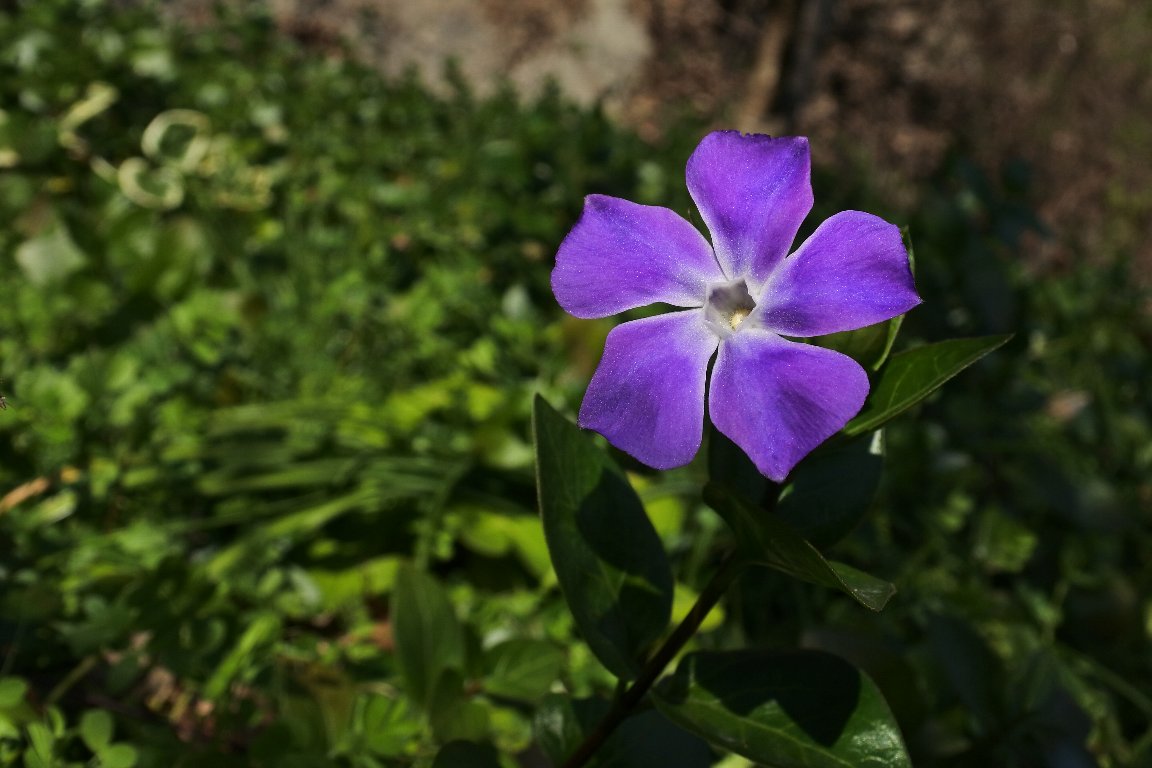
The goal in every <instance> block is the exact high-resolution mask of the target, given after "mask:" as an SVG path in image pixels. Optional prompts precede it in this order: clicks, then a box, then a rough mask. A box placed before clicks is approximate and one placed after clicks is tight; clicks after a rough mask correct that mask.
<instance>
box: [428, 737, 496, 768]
mask: <svg viewBox="0 0 1152 768" xmlns="http://www.w3.org/2000/svg"><path fill="white" fill-rule="evenodd" d="M432 768H500V755H499V754H498V753H497V752H496V749H495V748H494V747H493V746H492V745H491V744H480V743H477V742H475V741H464V740H462V739H457V740H456V741H450V742H448V743H447V744H445V745H444V746H443V747H441V748H440V751H439V752H437V753H436V759H435V760H434V761H432Z"/></svg>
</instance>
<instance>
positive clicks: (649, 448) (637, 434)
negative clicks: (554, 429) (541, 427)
mask: <svg viewBox="0 0 1152 768" xmlns="http://www.w3.org/2000/svg"><path fill="white" fill-rule="evenodd" d="M716 344H717V339H716V336H715V335H714V334H713V333H712V332H711V331H710V330H708V327H707V326H706V325H705V324H704V318H703V313H702V312H701V311H699V310H689V311H687V312H670V313H668V314H664V315H657V316H656V317H648V318H644V319H643V320H633V321H632V322H630V323H624V324H623V325H618V326H616V327H615V328H613V329H612V332H611V333H609V334H608V340H607V341H606V342H605V344H604V356H603V357H602V358H601V359H600V366H599V367H598V368H597V369H596V373H595V374H594V375H593V376H592V381H591V383H590V384H589V385H588V391H587V392H586V393H585V394H584V403H583V404H582V405H581V406H580V426H581V427H584V428H585V429H594V430H596V431H597V432H599V433H600V434H602V435H604V437H606V438H608V441H609V442H610V443H612V444H613V445H614V446H616V447H617V448H619V449H620V450H622V451H625V452H626V453H629V454H631V455H633V456H635V457H636V458H637V459H639V460H640V461H642V462H644V463H645V464H647V465H648V466H650V467H655V468H656V469H669V468H671V467H678V466H681V465H682V464H687V463H688V462H689V461H691V460H692V457H693V456H695V455H696V451H697V450H698V449H699V448H700V438H701V435H702V433H703V430H704V379H705V375H706V373H707V370H708V360H709V359H710V358H711V357H712V353H713V352H714V351H715V349H716Z"/></svg>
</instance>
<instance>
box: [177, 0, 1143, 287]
mask: <svg viewBox="0 0 1152 768" xmlns="http://www.w3.org/2000/svg"><path fill="white" fill-rule="evenodd" d="M270 2H271V6H272V8H273V12H274V14H275V16H276V19H277V22H278V24H279V25H280V26H281V28H282V29H283V31H284V32H285V34H288V35H291V36H293V37H296V38H298V39H299V40H301V41H302V42H304V43H305V44H307V45H310V46H314V47H316V48H317V50H318V51H325V50H327V51H329V52H331V51H335V50H336V49H337V47H338V46H337V45H336V42H337V41H339V40H341V39H346V40H349V41H351V42H352V45H353V50H355V51H356V54H357V55H359V56H362V57H363V58H364V59H366V60H368V61H371V62H373V63H374V64H376V65H377V66H378V67H379V68H380V69H382V70H383V71H385V72H388V73H393V74H400V73H402V72H404V71H406V70H407V69H409V68H412V67H415V68H416V69H417V70H418V71H419V72H420V73H421V76H422V77H423V78H424V79H426V80H427V81H428V82H429V83H432V84H440V85H443V82H444V80H443V75H444V63H445V61H446V60H447V59H449V58H451V59H454V60H456V61H457V62H458V64H459V65H460V69H461V71H462V73H463V74H464V76H465V77H466V78H467V79H468V80H469V81H470V82H472V83H473V84H474V85H475V87H476V88H477V90H478V91H481V92H483V91H484V90H486V89H490V88H492V87H494V86H495V85H496V84H497V83H499V82H501V81H507V82H511V83H512V84H514V85H515V86H516V87H517V88H518V89H520V90H521V91H522V92H524V93H525V94H531V93H533V92H536V91H537V90H538V89H539V88H541V87H542V85H543V84H544V83H546V82H547V81H548V80H550V79H555V80H556V81H557V82H558V83H559V84H560V86H561V88H562V89H563V90H564V91H565V92H566V93H567V94H568V95H569V96H570V97H571V98H573V99H575V100H577V101H580V102H583V103H589V104H590V103H593V102H600V103H602V104H603V105H604V107H605V108H606V109H607V110H608V111H609V112H610V114H613V115H614V116H616V117H617V118H618V119H619V120H621V121H623V122H625V123H628V124H630V125H632V126H633V127H634V128H636V129H637V130H638V131H640V132H641V133H642V134H643V135H645V136H648V137H650V138H658V137H659V135H660V131H661V124H662V123H663V122H664V121H665V120H666V119H667V118H668V117H669V116H670V115H672V114H676V113H677V112H683V111H685V110H688V111H691V112H693V113H695V114H698V115H702V116H704V117H705V118H706V119H707V120H708V121H709V122H712V123H714V124H715V125H716V126H724V127H736V128H740V129H742V130H745V131H766V132H769V133H777V134H778V133H798V134H805V135H808V136H810V137H811V138H812V140H813V145H814V147H815V148H816V152H817V153H818V159H819V161H820V162H822V163H824V164H825V165H829V164H832V163H836V162H842V163H847V162H853V161H859V160H860V159H861V158H868V159H870V161H871V163H873V165H874V167H875V169H876V171H877V176H876V184H877V186H879V187H882V188H884V191H886V192H887V193H888V194H895V195H912V194H914V192H913V190H914V189H915V182H917V181H919V180H922V179H923V178H924V177H925V176H928V175H930V174H931V173H932V172H933V171H934V170H936V169H937V168H939V166H940V164H941V162H942V161H943V160H944V158H945V157H946V156H947V154H948V153H949V152H950V151H953V150H960V151H962V152H963V153H965V154H966V155H967V156H969V157H971V158H973V159H974V160H976V161H977V163H978V164H979V165H980V167H982V168H983V169H984V170H985V171H987V172H989V173H990V174H992V175H996V174H997V173H998V172H999V170H1000V169H1001V168H1003V167H1005V165H1006V164H1008V163H1010V162H1012V161H1020V160H1022V161H1025V162H1026V163H1027V166H1028V167H1029V168H1030V169H1031V174H1032V175H1031V181H1032V197H1033V203H1034V205H1035V207H1036V208H1037V210H1038V211H1039V213H1040V214H1041V217H1042V219H1043V220H1044V221H1045V222H1046V223H1047V224H1048V225H1049V227H1050V228H1051V229H1052V230H1053V234H1054V237H1052V238H1049V239H1042V238H1035V239H1033V240H1031V241H1029V242H1027V243H1026V246H1025V247H1026V250H1027V253H1026V254H1025V257H1026V258H1027V259H1028V260H1029V262H1030V263H1031V264H1033V265H1036V266H1042V267H1045V268H1059V266H1060V265H1061V264H1063V263H1067V262H1068V261H1069V260H1070V259H1074V258H1110V257H1111V256H1113V255H1114V254H1116V253H1127V254H1131V255H1132V256H1133V257H1134V258H1133V265H1134V267H1135V271H1136V273H1137V276H1138V277H1141V278H1143V277H1145V276H1146V274H1147V273H1149V272H1152V163H1150V162H1149V158H1152V3H1149V2H1146V1H1145V0H270ZM172 7H174V8H176V9H177V11H176V12H178V13H180V14H182V15H183V16H184V18H185V19H186V20H187V21H188V22H189V23H193V24H194V23H203V22H205V21H206V20H208V19H209V18H210V13H209V12H208V9H209V8H210V7H211V3H210V2H209V1H208V0H179V2H177V3H174V4H173V6H172ZM909 182H912V183H909Z"/></svg>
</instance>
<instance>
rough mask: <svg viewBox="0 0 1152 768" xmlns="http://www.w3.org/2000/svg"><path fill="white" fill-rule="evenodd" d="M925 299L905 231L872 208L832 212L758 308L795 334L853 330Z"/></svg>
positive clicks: (769, 321)
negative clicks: (915, 281) (903, 235)
mask: <svg viewBox="0 0 1152 768" xmlns="http://www.w3.org/2000/svg"><path fill="white" fill-rule="evenodd" d="M919 303H920V297H919V296H917V295H916V287H915V285H914V284H913V282H912V270H911V269H910V268H909V266H908V252H907V251H906V250H905V249H904V242H903V240H902V239H901V237H900V230H899V229H897V228H896V227H895V226H893V225H891V224H889V223H888V222H886V221H884V220H883V219H881V218H879V217H877V216H873V215H872V214H870V213H861V212H860V211H844V212H842V213H838V214H836V215H835V216H832V217H831V218H829V219H828V220H827V221H825V222H824V223H823V224H821V225H820V227H819V228H818V229H817V230H816V231H815V232H813V233H812V236H811V237H809V238H808V239H807V240H805V241H804V244H803V245H801V246H800V248H799V249H797V251H796V253H794V254H792V255H791V256H789V257H788V258H787V259H785V260H784V262H783V263H782V264H781V265H780V266H779V267H778V268H777V269H776V271H775V272H774V273H773V274H772V276H771V278H769V280H768V284H767V285H766V286H765V288H764V293H763V294H762V295H761V297H760V299H759V302H758V306H757V312H756V315H757V316H758V319H759V321H760V323H761V324H762V325H763V326H764V327H765V328H769V329H771V330H773V331H776V332H777V333H782V334H785V335H787V336H821V335H823V334H825V333H837V332H839V331H851V330H853V329H856V328H863V327H864V326H866V325H872V324H873V323H879V322H880V321H882V320H887V319H888V318H890V317H895V316H896V315H899V314H902V313H904V312H907V311H908V310H910V309H912V307H914V306H916V305H917V304H919Z"/></svg>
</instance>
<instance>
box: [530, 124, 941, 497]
mask: <svg viewBox="0 0 1152 768" xmlns="http://www.w3.org/2000/svg"><path fill="white" fill-rule="evenodd" d="M810 176H811V163H810V160H809V155H808V140H807V139H805V138H802V137H783V138H771V137H769V136H762V135H743V134H741V133H739V132H737V131H718V132H716V133H711V134H709V135H707V136H705V137H704V139H703V141H701V142H700V145H699V146H698V147H696V150H695V151H694V152H693V153H692V156H691V157H690V158H689V159H688V168H687V181H688V191H689V192H690V193H691V195H692V199H693V201H695V203H696V207H697V208H698V209H699V210H700V215H701V216H702V217H703V219H704V223H705V224H707V226H708V230H709V231H710V232H711V234H712V244H711V245H709V244H708V241H707V240H705V239H704V237H703V236H702V235H701V234H700V232H698V231H697V230H696V228H695V227H693V226H692V225H691V224H689V223H688V222H687V221H685V220H684V219H683V218H681V217H680V216H678V215H677V214H676V213H674V212H673V211H671V210H669V209H667V208H661V207H658V206H647V205H639V204H637V203H632V202H629V201H627V200H621V199H620V198H615V197H607V196H605V195H589V196H588V197H587V198H586V199H585V202H584V213H583V215H581V217H580V220H579V221H578V222H577V223H576V226H574V227H573V228H572V231H571V232H569V233H568V236H567V237H566V238H565V239H564V242H563V243H562V244H561V245H560V250H559V252H558V253H557V254H556V268H555V269H554V270H553V272H552V290H553V292H554V293H555V294H556V299H557V300H558V301H559V302H560V306H562V307H563V308H564V309H565V310H566V311H568V312H569V313H570V314H572V315H575V316H576V317H582V318H595V317H607V316H608V315H613V314H616V313H618V312H622V311H624V310H627V309H634V308H636V307H640V306H644V305H646V304H652V303H654V302H663V303H666V304H672V305H674V306H678V307H687V308H689V309H688V310H687V311H683V312H670V313H667V314H663V315H657V316H655V317H648V318H645V319H642V320H633V321H631V322H627V323H623V324H621V325H619V326H617V327H616V328H614V329H613V330H612V332H611V333H609V334H608V339H607V341H606V342H605V345H604V356H603V358H602V359H601V360H600V365H599V367H598V368H597V369H596V373H595V374H594V375H593V377H592V381H591V383H589V385H588V391H587V393H586V394H585V396H584V402H583V404H582V405H581V407H580V418H579V423H580V426H581V427H584V428H585V429H594V430H596V431H597V432H599V433H600V434H602V435H604V436H605V437H606V438H608V440H609V441H610V442H611V443H612V444H613V445H615V446H616V447H618V448H620V449H621V450H623V451H626V452H627V453H629V454H631V455H632V456H635V457H636V458H637V459H639V460H640V461H642V462H644V463H645V464H648V465H649V466H652V467H655V468H657V469H668V468H671V467H678V466H681V465H683V464H687V463H688V462H689V461H691V460H692V457H693V456H695V455H696V452H697V450H699V448H700V441H701V437H702V435H703V429H704V393H705V379H706V378H707V371H708V363H709V361H710V360H711V359H712V355H713V354H714V353H715V354H716V363H715V365H714V366H713V369H712V382H711V387H710V388H709V390H708V413H709V415H710V416H711V418H712V423H713V424H715V425H716V428H717V429H719V430H720V431H721V432H722V433H724V434H725V435H727V436H728V437H729V438H730V439H731V440H732V441H733V442H734V443H736V444H737V445H738V446H740V448H741V449H743V450H744V451H745V452H746V453H747V454H748V455H749V456H750V457H751V458H752V461H753V462H755V464H756V466H757V468H758V469H759V470H760V472H762V473H763V474H764V475H766V476H767V477H769V478H771V479H772V480H775V481H776V482H781V481H782V480H783V479H784V478H785V477H786V476H787V474H788V473H789V472H790V471H791V470H792V468H793V467H794V466H796V464H797V463H798V462H799V461H800V460H801V459H802V458H804V456H806V455H807V454H808V453H809V452H810V451H812V449H814V448H815V447H816V446H818V445H819V444H820V443H822V442H823V441H824V440H826V439H828V438H829V437H830V436H832V435H833V434H835V433H836V432H837V431H839V430H840V429H841V428H842V427H843V426H844V425H845V424H846V423H847V422H848V420H849V419H851V418H852V417H853V416H855V415H856V414H857V413H858V412H859V411H860V408H861V406H863V404H864V399H865V397H867V395H868V376H867V374H865V372H864V370H863V369H862V368H861V367H860V366H859V365H858V364H857V363H856V362H855V361H854V360H852V359H851V358H849V357H846V356H844V355H842V354H840V353H838V352H834V351H832V350H829V349H825V348H823V347H818V346H815V345H811V344H804V343H800V342H795V341H789V340H788V339H787V338H785V337H808V336H820V335H823V334H827V333H835V332H838V331H848V330H853V329H856V328H862V327H864V326H866V325H871V324H873V323H878V322H880V321H882V320H887V319H889V318H892V317H895V316H896V315H899V314H902V313H904V312H907V311H908V310H909V309H911V308H912V307H914V306H916V305H917V304H919V303H920V298H919V296H917V295H916V290H915V287H914V285H913V282H912V273H911V271H910V269H909V266H908V254H907V252H906V251H905V250H904V245H903V242H902V240H901V237H900V231H899V230H898V229H897V228H896V227H895V226H893V225H891V224H889V223H887V222H885V221H884V220H882V219H880V218H878V217H876V216H873V215H871V214H868V213H861V212H859V211H843V212H841V213H838V214H836V215H835V216H832V217H831V218H829V219H828V220H826V221H825V222H824V223H823V224H821V225H820V226H819V227H818V228H817V229H816V231H815V232H813V233H812V236H811V237H809V238H808V239H807V240H806V241H805V242H804V243H803V244H802V245H801V246H800V247H799V248H798V249H797V250H796V252H795V253H793V254H792V255H790V256H789V255H788V250H789V248H790V246H791V244H792V241H793V239H794V238H795V237H796V232H797V231H798V230H799V228H800V224H801V222H802V221H803V220H804V217H805V216H807V215H808V212H809V210H811V208H812V184H811V178H810Z"/></svg>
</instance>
